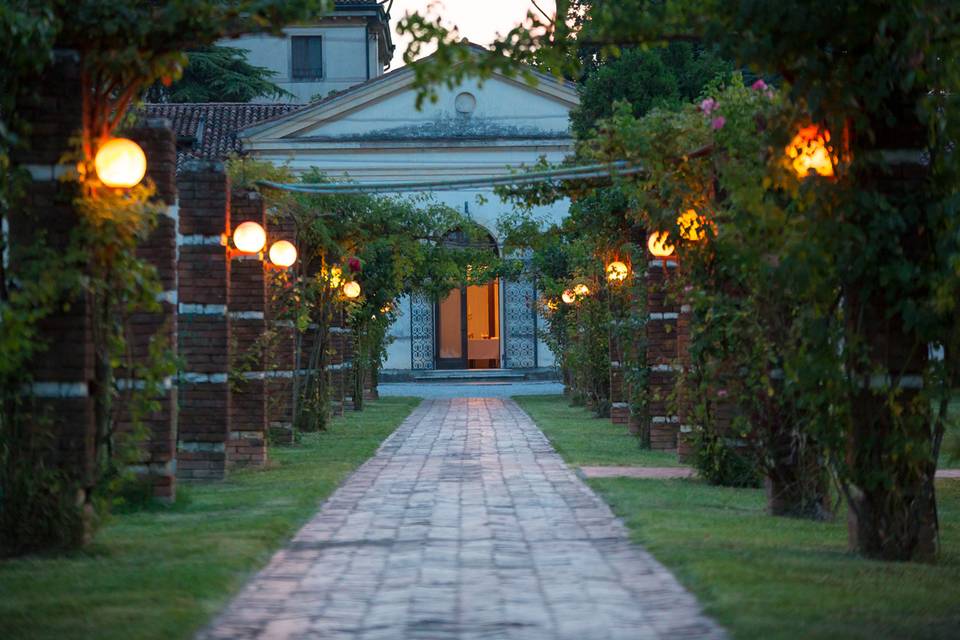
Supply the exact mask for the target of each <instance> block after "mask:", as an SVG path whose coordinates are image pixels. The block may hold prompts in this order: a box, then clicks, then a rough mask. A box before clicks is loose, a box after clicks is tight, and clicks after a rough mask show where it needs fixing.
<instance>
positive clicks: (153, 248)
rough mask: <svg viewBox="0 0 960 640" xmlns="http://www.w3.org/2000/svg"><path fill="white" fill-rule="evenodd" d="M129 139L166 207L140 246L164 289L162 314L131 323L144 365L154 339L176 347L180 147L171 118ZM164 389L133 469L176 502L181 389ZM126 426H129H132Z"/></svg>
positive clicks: (130, 383)
mask: <svg viewBox="0 0 960 640" xmlns="http://www.w3.org/2000/svg"><path fill="white" fill-rule="evenodd" d="M126 135H127V136H128V137H130V138H131V139H133V140H135V141H137V143H138V144H139V145H140V146H141V147H142V148H143V150H144V152H145V153H146V156H147V175H148V177H149V178H150V179H151V180H153V182H154V184H155V185H156V187H157V196H158V197H159V198H160V199H161V200H163V203H164V204H165V205H166V210H165V211H164V213H163V214H162V215H161V216H159V218H158V220H157V227H156V228H155V229H154V230H153V232H152V233H151V234H150V236H149V237H148V238H147V239H146V241H144V242H142V243H141V244H140V246H139V247H138V248H137V255H138V257H140V258H141V259H144V260H147V261H149V262H150V264H152V265H153V266H154V267H155V268H156V269H157V274H158V276H159V278H160V283H161V286H162V292H161V294H160V306H161V309H160V311H159V312H158V313H139V314H135V315H133V316H132V317H131V318H130V321H129V324H128V330H127V343H128V349H129V350H130V353H131V355H132V357H133V360H134V361H144V360H146V359H148V357H149V347H150V341H151V339H153V338H154V337H155V336H156V337H158V338H160V339H162V340H163V341H164V343H165V345H166V346H167V348H172V349H174V350H176V348H177V231H178V218H179V206H178V200H177V188H176V174H177V148H176V138H175V136H174V134H173V131H172V130H171V129H170V123H169V122H168V121H166V120H162V119H161V120H148V121H146V122H145V123H144V124H143V125H142V126H140V127H138V128H137V129H134V130H132V131H128V132H127V133H126ZM118 377H120V378H121V382H125V383H126V384H125V385H121V386H122V387H123V386H126V387H128V388H129V387H135V386H136V385H137V381H136V380H130V379H129V378H127V379H123V378H124V377H126V376H125V374H124V373H118ZM164 386H165V391H164V393H163V394H162V395H161V396H160V397H158V398H155V400H156V401H157V402H158V403H159V407H160V408H159V410H157V411H154V412H152V413H150V414H149V415H147V416H144V417H143V426H144V427H145V428H146V430H147V433H146V436H147V442H145V443H143V447H142V451H143V456H142V458H141V459H140V461H139V463H138V464H136V465H135V466H134V467H133V470H134V471H135V472H137V473H138V475H140V476H141V477H144V478H146V479H149V480H150V481H151V482H152V484H153V487H154V496H155V497H157V498H158V499H161V500H167V501H172V500H173V499H174V497H175V493H176V482H175V479H176V437H177V436H176V434H177V388H176V386H175V385H174V384H173V381H172V380H167V381H165V385H164ZM123 426H124V425H123V423H122V422H121V427H123ZM127 426H128V428H129V423H128V425H127Z"/></svg>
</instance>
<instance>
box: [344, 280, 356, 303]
mask: <svg viewBox="0 0 960 640" xmlns="http://www.w3.org/2000/svg"><path fill="white" fill-rule="evenodd" d="M343 295H345V296H347V297H348V298H350V299H351V300H353V299H355V298H359V297H360V283H359V282H357V281H356V280H351V281H349V282H345V283H344V285H343Z"/></svg>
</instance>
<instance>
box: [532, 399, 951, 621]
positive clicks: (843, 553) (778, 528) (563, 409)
mask: <svg viewBox="0 0 960 640" xmlns="http://www.w3.org/2000/svg"><path fill="white" fill-rule="evenodd" d="M516 401H517V403H518V404H519V405H520V406H521V407H523V408H524V409H526V410H527V411H529V412H530V414H531V415H533V416H534V417H535V418H536V419H537V423H538V425H539V426H540V427H541V428H542V429H543V431H544V432H545V433H546V434H547V436H548V437H549V438H550V440H551V441H553V443H554V445H555V446H556V447H557V449H558V450H559V451H560V452H561V453H562V454H563V455H564V457H565V458H566V459H567V461H568V462H569V463H571V464H577V465H596V466H600V465H609V464H611V463H613V464H630V465H637V466H643V465H645V464H646V465H647V466H649V463H650V460H649V458H648V456H650V455H651V454H650V453H649V452H636V451H634V450H632V449H630V448H629V444H628V443H627V442H625V441H626V440H627V439H628V438H629V436H625V435H623V434H624V431H625V429H624V428H623V427H612V428H611V425H610V421H609V420H597V419H594V418H592V417H591V416H590V415H589V413H588V412H586V411H585V410H583V409H580V408H571V407H569V406H567V401H566V399H564V398H562V397H559V396H556V397H553V398H549V397H540V398H532V397H523V398H516ZM612 429H616V430H617V431H619V435H618V434H617V433H614V432H612ZM578 434H579V435H578ZM591 434H597V437H596V438H595V439H591V438H590V435H591ZM625 457H627V458H629V459H627V460H624V458H625ZM612 461H613V462H612ZM654 466H659V465H658V464H656V462H654ZM588 483H589V485H590V486H591V487H592V488H593V489H594V490H596V491H598V492H599V493H600V494H601V495H602V496H603V497H604V498H605V499H606V501H607V502H608V503H609V504H610V506H611V507H613V510H614V512H616V513H617V514H619V515H621V516H622V517H623V518H624V520H625V521H626V524H627V526H628V527H629V528H630V531H631V535H632V538H633V540H635V541H636V542H638V543H641V544H643V545H644V547H645V548H646V549H648V550H649V551H650V552H651V553H652V554H653V555H654V556H655V557H656V558H657V559H658V560H660V561H661V562H663V563H664V564H665V565H666V566H667V567H669V568H670V569H671V570H672V571H674V572H675V573H676V575H677V577H678V578H679V579H680V581H681V582H682V583H683V584H684V585H685V586H686V587H687V588H689V589H690V590H691V591H692V592H693V593H694V594H696V595H697V596H698V597H699V598H700V601H701V602H702V603H703V605H704V608H705V610H706V612H707V613H708V614H710V615H712V616H714V618H716V619H717V620H718V621H719V622H720V623H721V624H723V625H724V626H725V627H727V629H729V630H730V631H731V632H732V635H733V636H734V637H735V638H744V639H746V638H763V639H764V640H776V639H780V638H782V639H783V640H794V639H796V638H804V639H805V640H809V639H818V638H822V639H824V640H834V639H836V638H844V639H847V638H851V639H856V638H862V639H864V640H881V639H884V638H891V639H893V638H897V639H899V638H910V639H911V640H917V639H922V638H943V639H944V640H946V639H947V638H951V639H954V638H957V630H958V629H960V607H958V606H957V603H960V481H958V480H942V481H940V482H938V499H939V500H938V506H939V513H940V518H941V527H942V529H941V534H942V538H941V539H942V542H943V552H942V555H941V558H940V561H939V562H938V563H937V564H935V565H925V564H913V563H884V562H874V561H868V560H863V559H861V558H858V557H856V556H854V555H852V554H850V553H849V552H848V551H847V546H846V545H847V538H846V533H847V532H846V518H845V514H843V513H841V514H839V515H838V516H837V518H836V520H834V521H833V522H827V523H822V522H809V521H802V520H792V519H788V518H773V517H770V516H768V515H766V513H765V502H764V495H763V491H761V490H758V489H727V488H723V487H713V486H710V485H708V484H706V483H704V482H701V481H698V480H689V479H687V480H651V479H646V480H641V479H633V478H607V479H593V480H589V481H588Z"/></svg>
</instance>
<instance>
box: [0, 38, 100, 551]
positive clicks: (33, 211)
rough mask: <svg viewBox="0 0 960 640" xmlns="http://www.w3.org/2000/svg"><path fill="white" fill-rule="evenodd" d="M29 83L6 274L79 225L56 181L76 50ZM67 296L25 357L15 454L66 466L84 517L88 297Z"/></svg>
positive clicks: (67, 132) (71, 113) (66, 188)
mask: <svg viewBox="0 0 960 640" xmlns="http://www.w3.org/2000/svg"><path fill="white" fill-rule="evenodd" d="M34 86H35V87H36V91H37V94H36V99H35V100H34V101H32V102H31V103H30V104H29V105H26V104H25V105H22V106H21V108H20V109H19V110H18V114H17V115H18V117H21V118H23V119H24V120H26V121H28V122H30V123H31V125H32V133H33V136H32V138H31V140H30V145H29V147H28V148H27V149H24V150H21V151H18V152H17V153H16V155H15V156H14V158H13V160H14V163H15V164H17V165H20V166H21V167H23V168H25V169H26V170H27V171H28V172H29V173H30V176H31V177H32V181H33V182H32V185H30V187H29V189H28V190H27V192H26V193H25V194H24V200H23V206H22V207H19V208H18V210H16V211H13V212H11V215H10V217H9V224H10V228H9V230H7V233H8V236H7V238H8V241H9V247H10V254H9V262H8V263H7V264H6V266H7V267H8V268H9V269H10V271H11V275H12V278H11V280H12V279H14V278H16V275H17V272H18V270H19V269H20V268H26V267H27V266H28V262H27V261H28V260H29V256H20V255H19V251H20V250H21V249H22V248H25V247H29V246H31V245H33V243H34V242H36V241H37V240H38V239H40V238H42V239H43V240H44V242H45V244H46V246H47V247H48V248H49V249H51V250H52V251H53V252H56V253H62V252H63V251H64V249H65V248H66V247H67V246H68V244H69V242H70V236H71V233H72V231H73V230H74V229H75V228H76V227H77V226H78V225H79V224H80V217H79V214H78V212H77V211H76V210H75V209H74V207H73V204H72V201H73V198H74V197H75V196H76V191H75V189H76V184H75V183H70V182H62V181H60V180H59V177H60V175H61V173H62V170H63V167H62V166H60V165H59V162H60V158H61V157H62V156H63V154H64V152H65V151H66V150H67V149H69V148H70V146H71V143H70V139H71V138H72V137H73V136H75V135H76V134H77V132H78V131H80V129H81V126H82V122H81V92H80V57H79V55H78V54H77V53H76V52H74V51H64V50H59V51H56V52H55V57H54V62H53V64H51V65H50V66H49V67H47V69H46V70H45V71H44V74H43V76H42V77H40V78H38V79H37V82H36V83H35V84H34ZM66 302H69V305H62V306H60V307H59V309H58V310H57V311H56V312H55V313H53V314H51V315H49V316H47V317H46V318H44V319H43V320H42V321H41V322H40V323H39V327H38V332H37V336H36V338H35V339H36V340H37V341H38V342H42V343H44V344H45V345H46V348H45V349H44V350H42V351H40V352H39V353H37V354H35V355H34V357H33V359H32V360H31V362H30V375H31V376H32V382H31V386H30V388H29V394H28V398H26V399H25V401H26V402H28V403H29V405H30V409H31V410H30V412H29V415H30V416H31V419H30V420H29V424H25V425H23V427H22V428H23V430H25V433H24V434H23V435H24V437H23V438H21V439H20V440H19V444H21V445H22V446H23V447H24V448H25V449H28V450H32V451H28V450H23V451H21V452H20V455H28V454H30V455H32V454H42V456H43V457H44V458H48V457H49V458H50V460H49V463H51V464H52V466H54V467H56V468H58V469H61V470H63V471H64V472H65V474H66V476H67V479H68V481H69V482H71V483H74V484H75V485H76V487H77V490H78V493H79V495H78V496H77V501H76V504H77V505H80V506H81V509H82V511H83V513H84V515H86V516H91V515H92V508H91V507H92V505H91V504H90V497H91V491H92V489H93V485H94V483H95V465H94V462H95V460H94V455H95V454H94V438H95V433H96V427H95V421H94V400H93V395H92V390H91V381H92V380H93V379H94V348H93V333H92V325H93V322H92V318H91V312H90V300H89V297H88V295H87V294H86V293H85V292H84V291H83V290H82V289H79V288H78V289H77V291H76V292H75V293H74V295H73V296H72V297H71V298H70V299H69V300H68V301H66ZM45 433H52V434H53V438H52V442H50V443H49V445H50V450H49V452H48V451H46V450H44V451H43V452H40V451H35V450H33V448H34V447H37V446H38V445H40V446H45V443H46V440H45V439H44V438H43V437H42V434H45ZM48 453H49V455H48ZM75 522H76V524H78V525H79V526H78V528H77V529H76V530H75V531H71V532H69V533H66V534H65V535H64V536H63V537H64V538H71V539H73V541H75V542H79V541H81V540H83V539H85V538H86V537H87V535H88V533H89V530H87V529H86V528H85V527H84V526H83V525H84V524H86V523H87V522H89V520H88V519H87V518H78V519H77V520H76V521H75ZM64 526H67V525H66V523H64Z"/></svg>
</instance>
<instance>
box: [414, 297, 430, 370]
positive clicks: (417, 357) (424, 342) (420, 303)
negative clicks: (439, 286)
mask: <svg viewBox="0 0 960 640" xmlns="http://www.w3.org/2000/svg"><path fill="white" fill-rule="evenodd" d="M433 307H434V304H433V300H431V299H430V297H429V296H427V295H425V294H423V293H412V294H411V295H410V348H411V351H412V353H411V356H412V357H411V362H412V363H413V368H414V369H433V368H434V359H433V345H434V337H433V327H434V324H433Z"/></svg>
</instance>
